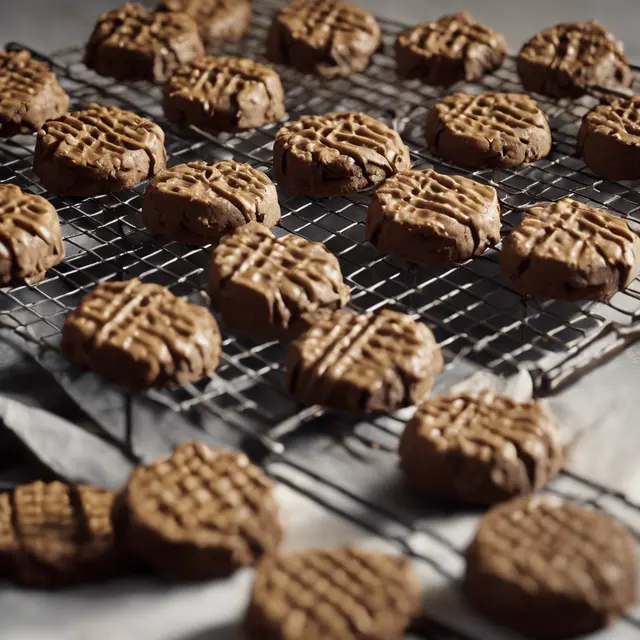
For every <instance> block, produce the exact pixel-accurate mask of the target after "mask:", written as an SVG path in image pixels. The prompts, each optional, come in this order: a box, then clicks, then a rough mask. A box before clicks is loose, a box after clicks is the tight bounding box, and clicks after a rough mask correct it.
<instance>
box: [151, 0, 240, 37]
mask: <svg viewBox="0 0 640 640" xmlns="http://www.w3.org/2000/svg"><path fill="white" fill-rule="evenodd" d="M158 11H174V12H177V13H186V14H187V15H189V16H191V17H192V18H193V19H194V20H195V21H196V23H197V24H198V27H199V28H200V37H201V38H202V41H203V42H204V44H205V46H206V47H207V49H214V48H216V47H218V46H219V45H221V44H223V43H225V42H237V41H238V40H240V38H242V36H243V35H244V34H245V33H246V32H247V31H248V30H249V27H250V26H251V14H252V11H251V0H162V2H160V4H159V5H158Z"/></svg>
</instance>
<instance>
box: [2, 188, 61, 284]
mask: <svg viewBox="0 0 640 640" xmlns="http://www.w3.org/2000/svg"><path fill="white" fill-rule="evenodd" d="M63 260H64V245H63V244H62V235H61V233H60V221H59V219H58V213H57V212H56V210H55V208H54V206H53V205H52V204H51V203H50V202H49V201H48V200H45V199H44V198H43V197H41V196H36V195H34V194H32V193H25V192H23V191H22V190H21V189H20V188H19V187H17V186H16V185H14V184H0V287H5V286H7V285H8V286H17V285H20V284H24V283H27V284H33V283H35V282H40V280H42V279H43V278H44V276H45V272H46V270H47V269H48V268H49V267H53V266H55V265H57V264H59V263H60V262H62V261H63Z"/></svg>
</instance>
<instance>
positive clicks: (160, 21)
mask: <svg viewBox="0 0 640 640" xmlns="http://www.w3.org/2000/svg"><path fill="white" fill-rule="evenodd" d="M203 54H204V45H203V44H202V40H201V39H200V34H199V32H198V25H197V24H196V22H195V21H194V20H193V19H192V18H191V17H190V16H188V15H187V14H186V13H171V12H161V11H160V12H158V11H156V12H150V11H148V10H147V9H145V7H143V6H142V5H141V4H139V3H130V2H129V3H127V4H124V5H123V6H122V7H120V8H118V9H113V10H112V11H106V12H105V13H103V14H101V15H100V16H99V17H98V21H97V22H96V25H95V27H94V29H93V32H92V33H91V37H90V38H89V41H88V42H87V46H86V50H85V56H84V63H85V64H86V65H87V67H89V68H90V69H93V70H94V71H95V72H96V73H99V74H100V75H102V76H107V77H110V78H115V79H116V80H122V81H124V80H149V81H150V82H154V83H156V84H162V83H163V82H166V81H167V80H168V78H169V77H170V76H171V74H172V73H173V72H174V71H175V69H176V68H177V67H178V66H179V65H181V64H183V63H185V62H189V60H191V59H192V58H195V57H196V56H200V55H203Z"/></svg>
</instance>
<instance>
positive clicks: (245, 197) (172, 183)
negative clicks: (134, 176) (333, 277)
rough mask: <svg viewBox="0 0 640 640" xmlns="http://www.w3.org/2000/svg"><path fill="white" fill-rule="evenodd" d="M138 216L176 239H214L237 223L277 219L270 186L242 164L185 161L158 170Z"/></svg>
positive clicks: (266, 223)
mask: <svg viewBox="0 0 640 640" xmlns="http://www.w3.org/2000/svg"><path fill="white" fill-rule="evenodd" d="M142 217H143V219H144V222H145V225H146V227H147V229H148V230H149V231H151V232H152V233H157V234H158V235H161V236H166V237H167V238H171V239H172V240H176V241H177V242H185V243H188V244H208V243H210V242H214V243H215V242H218V241H219V240H220V238H222V237H223V236H224V235H226V234H229V233H231V232H233V230H234V229H236V228H237V227H239V226H242V225H244V224H247V223H248V222H252V221H256V222H260V223H261V224H263V225H264V226H265V227H273V226H275V225H276V224H278V221H279V220H280V205H279V204H278V193H277V191H276V187H275V185H274V184H273V183H272V182H271V180H269V178H268V177H267V176H266V175H265V174H264V173H262V171H258V170H257V169H254V168H253V167H251V166H250V165H248V164H243V163H240V162H236V161H234V160H222V161H221V162H215V163H213V164H207V163H206V162H189V163H187V164H179V165H176V166H175V167H170V168H168V169H164V170H163V171H161V172H160V173H159V174H158V175H157V176H156V177H155V178H154V179H153V180H152V181H151V182H150V183H149V186H148V187H147V191H146V193H145V195H144V201H143V205H142Z"/></svg>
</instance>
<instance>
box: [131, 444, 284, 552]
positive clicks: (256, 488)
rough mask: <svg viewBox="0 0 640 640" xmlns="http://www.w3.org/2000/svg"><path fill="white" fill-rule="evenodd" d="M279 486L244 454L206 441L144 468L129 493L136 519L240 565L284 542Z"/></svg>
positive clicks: (167, 537)
mask: <svg viewBox="0 0 640 640" xmlns="http://www.w3.org/2000/svg"><path fill="white" fill-rule="evenodd" d="M273 488H274V485H273V482H272V481H271V480H270V479H269V478H267V476H266V475H265V474H264V472H263V471H262V470H261V469H260V468H259V467H256V466H255V465H253V464H251V462H250V461H249V459H248V458H247V456H246V455H245V454H243V453H237V452H234V451H226V450H222V449H213V448H211V447H209V446H207V445H205V444H203V443H200V442H186V443H183V444H181V445H180V446H179V447H178V448H177V449H176V450H175V451H174V452H173V453H172V454H171V455H169V456H167V457H166V458H163V459H161V460H159V461H156V462H154V463H152V464H149V465H145V466H141V467H138V468H137V469H136V470H135V471H134V472H133V474H132V476H131V478H130V480H129V482H128V485H127V490H126V497H127V506H128V509H129V510H130V515H131V516H132V517H133V519H134V525H135V524H136V523H139V524H141V525H143V526H144V527H146V528H151V529H153V530H154V531H155V532H156V533H157V534H158V535H160V536H161V537H162V538H163V539H164V540H166V541H169V542H172V543H186V542H189V541H190V542H192V543H193V544H196V545H198V544H200V545H202V546H203V547H204V546H219V547H220V548H223V549H226V550H227V551H228V553H229V557H230V558H233V561H234V562H235V563H236V564H238V565H251V564H253V563H254V562H255V560H256V559H257V557H258V556H259V555H260V552H261V550H273V549H274V548H275V547H277V545H278V544H279V542H280V538H281V535H282V533H281V530H280V526H279V523H278V519H277V505H276V503H275V501H274V499H273V497H272V491H273Z"/></svg>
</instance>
